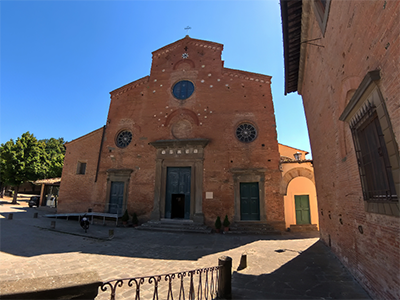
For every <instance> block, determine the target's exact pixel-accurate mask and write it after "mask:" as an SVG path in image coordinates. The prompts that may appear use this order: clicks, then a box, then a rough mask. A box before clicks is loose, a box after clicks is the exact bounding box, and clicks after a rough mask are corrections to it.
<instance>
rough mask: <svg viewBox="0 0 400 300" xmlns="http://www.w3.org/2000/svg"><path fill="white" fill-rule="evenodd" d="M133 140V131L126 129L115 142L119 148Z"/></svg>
mask: <svg viewBox="0 0 400 300" xmlns="http://www.w3.org/2000/svg"><path fill="white" fill-rule="evenodd" d="M131 141H132V132H130V131H127V130H124V131H121V132H120V133H118V135H117V138H116V141H115V144H116V145H117V147H119V148H125V147H127V146H128V145H129V144H130V143H131Z"/></svg>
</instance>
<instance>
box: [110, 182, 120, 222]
mask: <svg viewBox="0 0 400 300" xmlns="http://www.w3.org/2000/svg"><path fill="white" fill-rule="evenodd" d="M123 204H124V182H122V181H112V182H111V191H110V204H109V206H108V212H109V213H110V214H119V215H120V214H122V213H123V211H122V205H123Z"/></svg>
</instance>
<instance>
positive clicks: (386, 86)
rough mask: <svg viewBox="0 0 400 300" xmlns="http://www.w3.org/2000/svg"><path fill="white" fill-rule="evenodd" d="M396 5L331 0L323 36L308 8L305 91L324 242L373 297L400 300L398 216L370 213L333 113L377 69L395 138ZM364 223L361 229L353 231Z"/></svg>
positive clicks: (398, 125) (399, 116)
mask: <svg viewBox="0 0 400 300" xmlns="http://www.w3.org/2000/svg"><path fill="white" fill-rule="evenodd" d="M399 13H400V2H399V1H332V2H331V7H330V13H329V19H328V24H327V29H326V33H325V37H323V36H322V34H321V30H320V28H319V26H318V24H317V22H316V20H315V16H314V12H313V11H311V14H310V16H309V18H310V27H309V30H308V38H309V39H312V38H319V37H321V38H322V39H321V40H320V44H321V45H323V46H324V48H322V47H316V46H313V45H307V47H306V52H305V53H303V54H304V55H305V56H306V61H305V67H304V80H303V84H302V86H301V87H299V90H300V91H301V94H302V96H303V101H304V107H305V112H306V118H307V123H308V129H309V135H310V141H311V148H312V153H313V160H314V168H315V181H316V188H317V195H318V203H319V210H320V216H319V220H320V231H321V237H322V239H323V240H324V241H325V242H326V243H327V244H329V245H331V247H332V249H333V251H334V252H335V253H336V255H337V256H338V257H339V258H340V259H341V261H342V262H343V263H344V264H345V265H346V267H348V268H349V269H350V271H351V272H352V273H353V274H354V275H355V276H356V278H357V280H359V281H360V282H361V283H362V285H363V286H364V287H365V288H366V289H367V290H368V291H369V292H370V293H371V295H372V296H373V297H374V298H379V299H398V298H400V290H399V289H398V287H399V284H400V272H399V270H400V251H399V243H400V238H399V237H400V221H399V218H398V217H393V216H385V215H380V214H375V213H368V212H366V211H365V208H364V201H363V198H362V190H361V184H360V177H359V171H358V167H357V162H356V156H355V152H354V147H353V141H352V137H351V132H350V129H349V127H348V124H344V123H343V122H341V121H339V120H338V119H339V116H340V115H341V113H342V112H343V110H344V107H345V106H346V104H347V103H348V101H349V100H350V98H351V95H352V93H354V91H355V89H357V87H358V85H359V84H360V83H361V81H362V79H363V78H364V76H365V75H366V74H367V72H369V71H372V70H376V69H380V70H381V76H382V79H381V80H380V81H379V83H378V86H379V89H380V91H381V93H382V95H383V98H384V99H385V103H386V107H387V110H388V113H389V117H390V121H391V123H392V127H393V131H394V135H395V138H396V140H397V144H398V145H399V142H400V110H399V101H400V100H399V94H400V82H399V78H400V69H399V57H400V40H399V37H400V15H399ZM359 226H361V227H360V229H361V228H362V233H361V232H360V230H359Z"/></svg>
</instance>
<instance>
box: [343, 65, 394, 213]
mask: <svg viewBox="0 0 400 300" xmlns="http://www.w3.org/2000/svg"><path fill="white" fill-rule="evenodd" d="M380 79H381V76H380V71H379V70H375V71H371V72H369V73H368V74H367V75H366V76H365V77H364V79H363V81H362V82H361V84H360V86H359V87H358V88H357V90H356V91H355V93H354V95H353V97H352V98H351V99H350V101H349V103H348V104H347V105H346V107H345V109H344V111H343V113H342V115H341V116H340V117H339V120H341V121H345V122H347V123H348V124H349V125H350V130H351V133H352V137H353V141H354V149H355V154H356V158H357V164H358V169H359V175H360V181H361V187H362V193H363V198H364V200H365V201H364V206H365V210H366V211H368V212H371V213H378V214H384V215H391V216H397V217H399V216H400V209H399V201H398V195H399V190H400V178H399V177H400V176H396V174H398V173H399V172H400V162H399V152H398V146H397V141H396V139H395V136H394V133H393V128H392V125H391V121H390V117H389V113H388V111H387V109H386V104H385V100H384V98H383V96H382V94H381V91H380V89H379V86H378V83H379V81H380Z"/></svg>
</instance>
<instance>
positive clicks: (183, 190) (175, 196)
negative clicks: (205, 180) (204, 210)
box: [165, 167, 191, 219]
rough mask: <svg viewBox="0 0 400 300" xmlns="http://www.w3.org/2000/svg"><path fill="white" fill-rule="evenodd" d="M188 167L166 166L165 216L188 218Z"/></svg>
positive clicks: (189, 172)
mask: <svg viewBox="0 0 400 300" xmlns="http://www.w3.org/2000/svg"><path fill="white" fill-rule="evenodd" d="M190 179H191V169H190V167H179V168H178V167H169V168H167V189H166V195H165V218H168V219H171V218H172V219H174V218H179V219H190Z"/></svg>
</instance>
